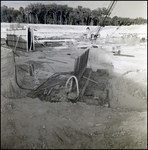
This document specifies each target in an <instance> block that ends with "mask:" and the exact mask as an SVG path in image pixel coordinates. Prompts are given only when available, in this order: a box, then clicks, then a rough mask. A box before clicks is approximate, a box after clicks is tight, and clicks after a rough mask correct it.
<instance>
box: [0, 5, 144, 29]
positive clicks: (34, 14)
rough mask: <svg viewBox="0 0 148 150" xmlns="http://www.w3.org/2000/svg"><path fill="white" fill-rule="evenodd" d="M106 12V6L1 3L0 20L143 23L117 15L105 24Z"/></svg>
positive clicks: (82, 23)
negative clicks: (17, 6) (13, 5)
mask: <svg viewBox="0 0 148 150" xmlns="http://www.w3.org/2000/svg"><path fill="white" fill-rule="evenodd" d="M106 13H107V9H106V8H98V9H95V10H90V9H89V8H84V7H82V6H78V7H77V8H72V7H68V6H67V5H57V4H48V5H44V4H41V3H34V4H30V5H28V6H26V7H25V8H23V7H20V8H19V10H15V9H14V8H12V7H10V8H8V7H7V6H5V5H3V6H1V22H9V23H14V22H17V23H32V24H61V25H112V26H118V25H121V24H122V25H130V24H138V25H140V24H145V23H147V20H146V19H143V18H135V19H131V18H122V17H118V16H114V17H112V18H111V17H108V18H107V20H106V22H105V24H103V19H104V17H105V15H106Z"/></svg>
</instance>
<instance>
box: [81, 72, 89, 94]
mask: <svg viewBox="0 0 148 150" xmlns="http://www.w3.org/2000/svg"><path fill="white" fill-rule="evenodd" d="M91 73H92V70H90V72H89V75H88V78H90V76H91ZM88 84H89V80H88V79H87V81H86V83H85V85H84V87H83V89H82V94H81V95H82V96H83V95H84V93H85V90H86V87H87V86H88Z"/></svg>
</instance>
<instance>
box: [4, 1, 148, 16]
mask: <svg viewBox="0 0 148 150" xmlns="http://www.w3.org/2000/svg"><path fill="white" fill-rule="evenodd" d="M36 2H38V3H43V4H51V3H56V4H67V5H68V6H70V7H74V8H75V7H77V6H78V5H79V6H83V7H86V8H90V9H91V10H93V9H96V8H98V7H99V8H101V7H106V8H108V6H109V3H110V1H1V6H3V5H6V6H8V7H14V8H15V9H19V7H20V6H22V7H24V8H25V7H26V6H27V5H28V4H30V3H36ZM113 16H118V17H129V18H137V17H142V18H145V19H147V1H117V4H116V6H115V7H114V10H113V11H112V14H111V17H113Z"/></svg>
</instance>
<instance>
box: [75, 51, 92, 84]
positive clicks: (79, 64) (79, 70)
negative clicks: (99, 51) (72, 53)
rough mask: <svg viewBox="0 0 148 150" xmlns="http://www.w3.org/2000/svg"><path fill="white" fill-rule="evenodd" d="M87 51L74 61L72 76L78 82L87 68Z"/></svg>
mask: <svg viewBox="0 0 148 150" xmlns="http://www.w3.org/2000/svg"><path fill="white" fill-rule="evenodd" d="M88 55H89V49H87V50H86V51H85V52H84V53H83V54H82V55H81V56H79V57H78V58H77V59H75V63H74V73H73V74H74V76H76V77H77V79H78V81H79V80H80V78H81V77H82V75H83V73H84V71H85V70H86V67H87V62H88Z"/></svg>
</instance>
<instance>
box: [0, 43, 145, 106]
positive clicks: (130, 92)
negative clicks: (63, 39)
mask: <svg viewBox="0 0 148 150" xmlns="http://www.w3.org/2000/svg"><path fill="white" fill-rule="evenodd" d="M54 44H55V45H54V47H59V48H60V46H61V45H60V43H58V44H57V43H54ZM56 44H57V45H56ZM107 45H108V44H107ZM67 46H69V45H67ZM84 46H85V45H84ZM84 46H81V47H80V46H79V50H80V49H85V48H87V46H85V47H84ZM108 46H110V44H109V45H108ZM111 47H112V46H111ZM111 47H109V49H113V47H112V48H111ZM41 48H42V49H43V47H41ZM46 48H48V47H46ZM49 48H50V46H49ZM104 48H105V45H104ZM97 49H99V51H100V53H101V55H100V53H98V52H97V53H96V50H97ZM105 49H106V48H105ZM38 51H39V50H38ZM56 51H57V50H56ZM52 52H54V51H53V50H52ZM8 53H11V52H10V51H9V52H8ZM21 53H23V52H21ZM34 53H36V52H34ZM65 54H66V55H67V57H69V56H70V57H72V56H71V52H70V53H65ZM5 55H6V54H5ZM68 55H69V56H68ZM8 57H11V59H10V58H8ZM25 57H27V55H26V56H25ZM38 59H40V60H41V59H46V56H40V57H38ZM7 60H8V62H6V64H8V66H11V67H10V68H11V69H8V70H7V71H9V72H8V75H10V76H11V78H10V79H7V80H6V82H5V85H6V87H4V86H3V87H4V88H5V89H4V90H2V95H3V96H4V97H9V98H18V97H26V96H27V97H31V98H39V99H40V100H41V101H46V102H70V101H71V100H69V99H68V98H67V93H66V89H65V83H66V81H67V79H68V78H69V77H70V76H71V75H72V72H59V76H57V77H56V78H54V77H53V78H52V79H50V78H49V80H48V82H47V81H46V85H44V86H41V87H40V88H41V90H39V91H36V89H37V88H38V87H39V86H40V84H41V83H43V82H44V81H45V80H46V79H47V77H49V76H50V75H53V74H54V73H52V72H49V74H50V75H49V74H46V75H44V78H39V77H37V76H36V74H37V73H38V72H39V71H40V70H46V69H45V67H43V63H44V62H43V63H41V62H36V61H28V62H26V63H25V64H19V65H17V67H16V68H17V69H16V70H17V77H18V83H19V85H20V86H21V87H24V88H26V89H31V92H28V90H23V89H21V88H20V87H18V85H17V84H16V83H15V74H14V70H15V69H14V62H13V55H12V53H11V56H8V55H6V56H5V61H7ZM89 60H90V61H91V63H93V62H95V63H96V62H99V65H98V66H97V65H96V64H94V65H96V66H97V67H96V66H95V71H94V70H93V71H92V75H91V77H90V79H91V80H93V81H95V82H97V83H98V84H96V83H94V82H92V81H89V85H88V87H87V88H86V91H85V93H84V95H83V96H81V91H82V89H83V87H84V85H85V82H86V78H84V77H88V72H89V70H90V69H89V67H88V68H87V69H86V71H85V73H84V77H82V78H81V79H80V81H79V89H80V97H79V98H78V100H77V101H79V102H84V103H86V104H88V105H97V106H104V107H106V106H105V105H104V102H105V101H106V99H108V101H109V105H110V107H112V108H114V107H115V108H117V107H126V108H131V109H143V108H144V109H145V108H146V105H145V101H146V100H145V99H146V97H147V95H146V92H145V91H144V89H143V88H142V87H140V85H139V84H137V83H133V81H130V80H129V79H125V78H123V77H122V76H118V74H116V73H114V71H113V69H114V65H113V62H114V61H113V62H112V60H111V59H110V56H109V55H106V52H105V51H104V49H103V47H102V46H101V45H97V46H95V45H93V46H92V48H91V53H90V56H89ZM89 63H90V62H89ZM101 65H103V67H102V66H101ZM3 68H4V67H2V72H3ZM96 68H97V69H96ZM5 71H6V70H5ZM7 71H6V72H7ZM10 71H11V73H10ZM47 72H48V71H47ZM53 79H54V80H53ZM50 80H51V81H53V83H52V84H57V85H55V86H53V87H52V88H51V87H48V88H46V86H47V85H50ZM107 91H108V96H107ZM21 93H22V94H21ZM47 94H48V95H47ZM135 95H138V97H136V98H135ZM141 98H142V101H141V100H139V99H141ZM107 106H108V105H107Z"/></svg>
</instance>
